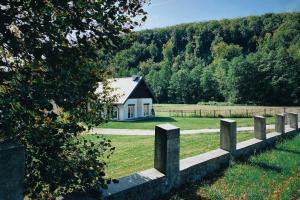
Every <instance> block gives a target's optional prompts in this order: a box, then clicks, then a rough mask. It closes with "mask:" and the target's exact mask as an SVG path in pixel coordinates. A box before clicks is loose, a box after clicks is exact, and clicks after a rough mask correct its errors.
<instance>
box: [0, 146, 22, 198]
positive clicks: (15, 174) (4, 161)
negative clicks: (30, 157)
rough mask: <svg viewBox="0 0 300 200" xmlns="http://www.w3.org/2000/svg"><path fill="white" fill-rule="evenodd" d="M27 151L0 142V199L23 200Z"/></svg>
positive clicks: (20, 147)
mask: <svg viewBox="0 0 300 200" xmlns="http://www.w3.org/2000/svg"><path fill="white" fill-rule="evenodd" d="M24 170H25V150H24V148H23V147H22V146H20V145H16V144H12V143H9V142H0V199H10V200H23V198H24V197H23V181H24Z"/></svg>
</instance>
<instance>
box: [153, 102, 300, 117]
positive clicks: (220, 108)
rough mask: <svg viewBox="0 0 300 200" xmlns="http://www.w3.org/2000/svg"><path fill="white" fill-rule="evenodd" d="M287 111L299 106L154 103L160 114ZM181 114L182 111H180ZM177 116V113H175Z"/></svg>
mask: <svg viewBox="0 0 300 200" xmlns="http://www.w3.org/2000/svg"><path fill="white" fill-rule="evenodd" d="M284 108H285V110H286V111H287V112H290V111H293V112H295V111H296V108H297V107H286V106H285V107H279V106H249V105H226V104H225V105H224V103H217V104H212V105H203V104H154V110H155V113H156V114H157V115H159V116H165V117H166V116H169V110H184V111H186V112H187V113H185V114H184V115H189V114H188V111H191V112H190V114H193V111H194V110H197V111H199V110H202V116H211V115H212V111H213V110H215V111H216V115H218V114H222V115H223V116H228V115H229V110H231V112H232V115H240V116H246V110H248V111H249V115H250V116H251V115H263V114H264V110H265V109H266V114H272V115H274V114H275V113H280V112H283V111H284ZM172 114H173V115H174V113H172ZM178 114H179V115H180V114H181V113H178ZM175 116H176V115H175Z"/></svg>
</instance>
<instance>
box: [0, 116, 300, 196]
mask: <svg viewBox="0 0 300 200" xmlns="http://www.w3.org/2000/svg"><path fill="white" fill-rule="evenodd" d="M286 117H288V118H289V120H288V122H289V124H288V125H285V122H286V121H287V120H286V119H285V118H286ZM299 124H300V123H299V122H298V113H287V114H280V115H276V119H275V126H276V131H275V132H273V133H269V134H266V123H265V118H264V117H262V116H256V117H254V135H255V138H253V139H250V140H247V141H244V142H240V143H237V142H236V129H237V126H236V122H235V121H233V120H228V119H224V120H221V122H220V126H221V127H220V148H219V149H216V150H213V151H209V152H207V153H204V154H200V155H197V156H193V157H189V158H186V159H183V160H179V152H180V145H179V144H180V137H179V136H180V129H179V128H177V127H175V126H173V125H170V124H165V125H159V126H156V128H155V153H154V156H155V157H154V168H152V169H148V170H145V171H142V172H139V173H135V174H132V175H129V176H126V177H122V178H120V179H119V183H117V184H113V183H112V184H110V185H108V189H106V190H102V192H103V195H104V198H105V199H106V200H123V199H130V200H151V199H156V198H158V197H160V196H162V195H164V194H166V193H168V192H170V191H171V190H172V189H174V188H177V187H180V186H181V185H183V184H185V183H188V182H192V181H196V180H201V179H203V178H204V177H205V176H207V175H209V174H213V173H214V172H216V171H217V170H219V169H221V168H224V167H226V166H228V164H229V162H230V159H232V158H240V157H248V156H249V155H251V154H252V153H253V152H255V151H261V150H263V149H265V148H267V147H269V146H271V145H274V144H276V142H277V141H279V140H282V139H285V138H289V137H293V136H294V135H295V134H296V133H297V131H298V127H299ZM24 164H25V152H24V148H23V147H21V146H18V145H14V144H10V143H0V199H10V200H21V199H23V180H24ZM65 199H72V200H75V199H80V200H83V199H89V200H92V199H91V198H84V197H79V196H76V195H75V196H73V195H71V196H70V198H68V197H66V198H65Z"/></svg>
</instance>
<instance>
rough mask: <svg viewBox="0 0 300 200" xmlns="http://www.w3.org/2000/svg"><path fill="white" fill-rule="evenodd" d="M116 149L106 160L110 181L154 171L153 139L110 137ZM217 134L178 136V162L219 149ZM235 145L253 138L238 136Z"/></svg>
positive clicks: (152, 137)
mask: <svg viewBox="0 0 300 200" xmlns="http://www.w3.org/2000/svg"><path fill="white" fill-rule="evenodd" d="M83 137H85V138H86V139H92V140H95V139H97V137H96V135H84V136H83ZM105 137H106V138H108V139H111V140H112V145H113V146H115V147H116V150H115V152H114V154H113V155H112V156H111V158H110V159H109V160H108V171H107V175H108V176H109V177H113V178H118V177H121V176H125V175H128V174H131V173H134V172H138V171H142V170H145V169H148V168H152V167H153V155H154V136H112V135H105ZM219 137H220V136H219V134H217V133H216V134H197V135H181V136H180V158H181V159H182V158H186V157H190V156H194V155H197V154H201V153H205V152H207V151H210V150H214V149H217V148H219V141H220V139H219ZM237 138H238V141H244V140H247V139H250V138H253V133H250V132H245V133H238V136H237Z"/></svg>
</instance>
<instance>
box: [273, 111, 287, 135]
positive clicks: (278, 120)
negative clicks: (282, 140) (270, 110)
mask: <svg viewBox="0 0 300 200" xmlns="http://www.w3.org/2000/svg"><path fill="white" fill-rule="evenodd" d="M275 132H277V133H281V134H284V132H285V114H277V115H276V116H275Z"/></svg>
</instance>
